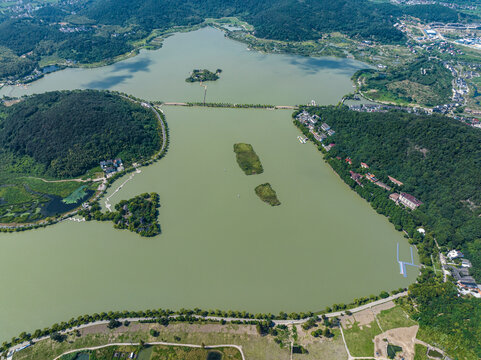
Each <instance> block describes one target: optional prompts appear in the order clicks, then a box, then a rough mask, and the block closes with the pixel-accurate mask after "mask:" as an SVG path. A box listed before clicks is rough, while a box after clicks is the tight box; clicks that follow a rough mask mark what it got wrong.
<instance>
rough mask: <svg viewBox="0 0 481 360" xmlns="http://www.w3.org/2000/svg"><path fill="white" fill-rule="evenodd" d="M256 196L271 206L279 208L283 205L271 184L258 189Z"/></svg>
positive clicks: (260, 186)
mask: <svg viewBox="0 0 481 360" xmlns="http://www.w3.org/2000/svg"><path fill="white" fill-rule="evenodd" d="M255 190H256V194H257V196H259V198H260V199H261V200H262V201H264V202H266V203H268V204H269V205H271V206H278V205H280V204H281V202H280V201H279V199H278V198H277V194H276V191H275V190H274V189H273V188H272V186H271V184H269V183H265V184H261V185H259V186H257V187H256V189H255Z"/></svg>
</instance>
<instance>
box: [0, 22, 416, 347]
mask: <svg viewBox="0 0 481 360" xmlns="http://www.w3.org/2000/svg"><path fill="white" fill-rule="evenodd" d="M176 38H178V40H179V42H178V43H177V42H176V41H175V39H176ZM199 43H200V44H199ZM182 44H183V45H182ZM186 44H187V45H188V44H190V45H191V46H193V47H195V48H196V49H197V50H198V51H193V50H192V49H184V48H182V46H187V45H186ZM202 44H204V45H205V49H206V50H205V51H206V52H211V53H210V55H209V54H206V53H204V52H203V51H201V50H199V49H203V48H204V47H203V46H202ZM181 45H182V46H181ZM214 50H216V52H213V51H214ZM231 51H233V52H234V54H228V52H231ZM171 52H174V53H175V52H177V53H182V52H184V53H185V54H190V55H189V59H185V58H181V59H179V61H178V62H177V60H175V61H174V59H172V58H171V60H170V67H169V68H167V67H166V68H161V69H159V68H157V67H158V66H160V65H159V64H163V63H164V62H166V61H167V60H165V59H164V58H163V56H162V54H167V55H166V57H169V56H170V57H172V55H171ZM208 55H209V56H210V58H209V56H208ZM145 57H147V58H149V57H150V58H154V59H153V60H152V62H151V63H150V65H149V67H148V70H145V71H135V72H133V73H132V77H131V78H129V79H127V80H125V81H124V82H120V83H118V84H116V85H115V86H114V87H115V88H117V89H120V90H123V91H127V92H130V93H132V94H134V95H136V96H139V97H146V98H150V99H156V98H158V99H169V100H175V101H183V100H187V99H192V98H194V97H195V96H197V95H196V94H197V92H198V90H199V89H197V87H198V85H189V84H185V83H184V78H185V77H186V74H185V71H187V72H188V71H189V70H188V69H191V68H195V67H203V66H205V67H208V68H212V69H216V68H217V67H220V68H222V69H223V70H224V72H223V73H222V79H221V80H220V81H219V82H218V84H215V86H218V87H219V89H218V90H219V91H218V92H217V94H218V95H217V96H218V98H219V99H221V98H222V99H225V100H226V101H227V100H229V99H232V100H233V99H235V100H236V101H238V102H242V103H248V102H269V103H275V104H287V103H288V104H295V103H299V102H305V101H308V100H310V99H315V100H317V101H319V102H321V103H335V102H337V101H338V100H339V98H340V97H341V96H342V95H343V94H345V93H347V92H349V91H350V89H351V84H350V81H349V77H350V76H351V75H352V73H353V71H355V68H356V67H360V66H361V65H362V64H359V63H354V62H351V61H348V60H333V59H314V60H315V61H319V62H322V61H326V62H328V63H329V64H332V63H335V64H336V65H335V66H333V67H329V66H327V67H325V68H315V70H312V71H311V70H310V69H308V68H306V67H305V66H304V65H302V64H303V62H309V61H314V60H310V59H307V58H301V57H293V56H283V55H263V54H258V53H254V52H249V51H247V50H246V49H245V46H244V45H243V44H239V43H235V42H232V41H230V40H227V39H225V38H224V37H223V36H222V33H220V32H219V31H217V30H212V29H203V30H201V31H198V32H194V33H189V34H179V35H176V36H174V37H171V38H169V39H168V40H167V41H166V43H165V46H164V48H162V49H160V50H158V51H155V52H143V53H142V54H141V55H140V56H139V57H138V58H133V59H130V60H128V61H126V62H123V63H119V64H116V65H113V66H109V67H106V68H100V69H93V70H66V71H61V72H58V73H55V74H52V75H49V76H47V77H46V78H45V79H43V80H41V81H40V82H38V83H34V84H32V85H31V86H30V87H29V91H33V90H35V91H38V92H40V91H46V90H49V89H53V88H54V87H55V86H57V88H65V87H67V86H63V84H67V85H69V84H70V82H72V81H74V82H75V84H83V83H84V82H85V84H88V82H89V81H91V80H90V77H91V78H95V77H96V78H97V79H98V81H101V80H102V76H107V77H108V75H107V74H109V72H110V71H113V70H112V69H113V68H115V67H122V66H124V67H127V68H128V65H125V64H131V63H136V62H137V61H140V60H142V59H144V58H145ZM197 57H198V58H199V59H202V61H200V60H198V58H197ZM176 59H177V58H176ZM246 62H250V65H249V66H250V67H251V68H250V70H249V72H244V73H243V74H244V75H245V76H251V77H250V78H249V79H250V80H249V81H252V86H249V87H245V84H246V83H243V82H242V81H244V79H241V77H242V76H241V75H240V73H237V75H236V77H239V81H240V83H242V84H244V85H243V86H244V87H241V88H239V87H236V86H234V84H232V83H231V82H232V81H233V80H232V79H230V78H229V76H230V75H228V74H229V73H232V71H233V70H232V69H242V68H243V67H244V66H247V65H246V64H245V63H246ZM177 65H178V67H177ZM283 66H284V68H282V67H283ZM344 66H345V68H343V67H344ZM276 69H281V70H279V76H284V75H285V76H286V77H287V78H288V79H290V80H289V81H290V82H287V83H286V82H285V81H283V82H277V80H273V82H272V83H269V82H259V81H258V79H256V75H257V77H263V78H264V79H277V76H275V75H274V74H273V73H272V71H278V70H276ZM282 69H283V70H282ZM169 71H170V72H169ZM239 71H240V70H239ZM150 72H151V75H152V76H151V78H150V79H149V77H148V75H149V73H150ZM291 72H294V73H295V74H298V76H299V78H296V76H294V75H292V74H291ZM74 73H75V74H77V75H75V76H74ZM251 73H252V74H253V75H250V74H251ZM157 76H158V80H156V79H157ZM174 77H176V78H177V79H178V80H176V82H175V83H174V82H173V80H172V79H173V78H174ZM164 78H165V81H164ZM154 80H155V81H154ZM246 81H247V80H246ZM269 81H270V80H269ZM286 81H287V80H286ZM129 84H130V85H129ZM142 84H144V85H145V88H144V87H143V86H141V85H142ZM155 84H157V85H155ZM165 84H170V85H165ZM286 84H287V85H286ZM72 86H74V85H72ZM75 86H76V85H75ZM75 86H74V87H75ZM129 86H131V88H130V89H129ZM155 86H157V87H155ZM169 86H172V88H171V89H169ZM192 86H193V87H192ZM215 86H211V85H209V90H208V91H211V89H214V87H215ZM154 87H155V89H156V90H155V91H154V90H153V89H154ZM146 88H148V89H152V90H150V91H149V90H146ZM234 88H235V90H234ZM229 89H231V90H229ZM4 90H5V89H4ZM15 90H17V89H15ZM169 90H170V91H169ZM17 91H18V90H17ZM230 91H232V92H230ZM212 93H214V91H213V92H212ZM170 94H172V95H170ZM256 94H258V95H259V96H258V97H256ZM255 99H259V101H255ZM164 111H165V114H166V117H167V121H168V124H169V129H170V136H171V138H170V140H171V143H170V144H171V145H170V148H169V151H168V153H167V156H166V157H165V158H163V159H162V160H161V161H159V162H157V163H155V164H154V165H152V166H149V167H146V168H142V172H141V173H140V174H136V175H135V176H134V179H133V180H132V181H130V182H128V183H127V184H126V185H124V186H123V188H122V190H121V191H120V192H118V193H117V194H116V195H114V196H113V197H112V201H113V202H114V203H115V202H117V201H119V200H121V199H127V198H130V197H132V196H135V195H138V194H140V193H142V192H152V191H155V192H157V193H159V195H160V203H161V205H162V206H161V208H160V215H159V222H160V224H161V227H162V234H161V235H160V236H158V237H155V238H140V237H139V236H137V235H135V234H133V233H131V232H128V231H126V230H123V231H121V230H115V229H113V227H112V224H111V223H107V222H105V223H99V222H84V223H77V222H72V221H65V222H63V223H60V224H57V225H54V226H50V227H47V228H45V229H39V230H34V231H27V232H23V233H13V234H0V282H1V283H2V284H3V285H4V286H3V290H2V291H1V292H0V339H10V338H11V337H12V336H14V335H16V334H18V333H19V332H20V331H24V330H25V331H34V330H35V329H36V328H43V327H46V326H49V325H51V324H53V323H55V322H61V321H64V320H68V319H70V318H72V317H77V316H79V315H82V314H91V313H95V312H102V311H110V310H126V309H132V310H135V309H139V310H140V309H152V308H174V309H178V308H181V307H184V308H194V307H199V308H203V309H216V308H219V309H225V310H229V309H235V310H247V311H250V312H254V313H256V312H272V313H278V312H279V311H281V310H282V311H287V312H290V311H307V310H313V311H314V310H319V309H323V308H324V307H325V306H327V305H331V304H332V303H341V302H345V303H346V302H349V301H351V300H352V299H354V298H356V297H361V296H365V295H370V294H378V293H379V292H380V291H381V290H392V289H395V288H399V287H405V286H407V285H409V284H410V283H411V282H412V281H414V279H415V276H416V270H415V269H414V268H412V267H409V268H408V275H409V276H408V277H407V278H404V277H402V276H401V275H400V274H399V265H398V263H397V261H396V244H397V243H399V244H400V252H401V256H402V259H403V260H409V245H408V243H407V241H406V240H405V239H404V238H403V236H402V235H401V233H399V232H397V231H395V230H394V227H393V226H392V225H391V224H390V223H389V222H388V221H387V220H386V218H384V217H383V216H381V215H378V214H376V212H375V211H374V210H372V209H371V208H370V206H369V204H367V203H366V202H365V201H364V200H362V199H361V198H360V197H358V196H357V195H356V194H355V193H354V192H353V191H351V190H350V189H349V188H348V187H347V186H346V185H345V184H344V183H343V182H342V181H341V180H340V179H339V178H338V177H337V175H336V174H335V173H334V172H333V171H332V170H331V169H330V168H329V166H327V165H326V164H325V163H324V162H323V160H322V157H321V155H320V154H319V153H318V151H317V150H316V149H315V147H314V146H312V144H300V143H299V141H298V140H297V138H296V137H297V136H298V135H299V132H298V130H297V129H296V128H295V127H294V126H293V124H292V121H291V120H292V119H291V112H290V111H283V110H276V111H273V110H250V109H245V110H241V109H235V110H234V109H203V108H184V107H168V108H165V109H164ZM237 142H246V143H250V144H252V145H253V147H254V149H255V151H256V153H257V154H258V155H259V157H260V159H261V161H262V164H263V167H264V173H263V174H261V175H253V176H246V175H244V173H243V172H242V171H241V169H240V168H239V167H238V165H237V163H236V160H235V154H234V152H233V144H234V143H237ZM124 180H125V178H124V179H121V180H119V181H117V182H116V183H115V184H114V186H113V188H112V189H111V190H110V193H111V192H113V190H114V189H115V188H116V187H117V186H118V185H119V184H120V183H121V182H123V181H124ZM265 182H269V183H271V184H272V186H273V188H274V189H275V190H276V192H277V194H278V197H279V200H280V201H281V203H282V205H281V206H278V207H270V206H269V205H267V204H265V203H263V202H262V201H261V200H260V199H259V198H258V197H257V196H256V194H255V192H254V188H255V187H256V186H257V185H259V184H262V183H265ZM416 261H417V259H416Z"/></svg>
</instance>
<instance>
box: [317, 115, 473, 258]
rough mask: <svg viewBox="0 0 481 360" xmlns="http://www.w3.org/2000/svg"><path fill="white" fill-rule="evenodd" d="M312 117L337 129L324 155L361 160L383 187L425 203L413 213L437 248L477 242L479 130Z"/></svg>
mask: <svg viewBox="0 0 481 360" xmlns="http://www.w3.org/2000/svg"><path fill="white" fill-rule="evenodd" d="M317 113H318V114H320V116H321V118H322V121H323V122H326V123H328V124H329V125H330V126H331V127H332V128H333V129H334V130H335V131H336V134H335V135H334V136H333V138H332V142H333V143H335V144H336V145H335V146H334V147H333V148H332V150H331V151H330V152H329V153H328V154H329V156H332V157H335V156H340V157H341V158H342V159H344V158H346V157H351V158H352V160H353V165H354V167H356V166H357V167H358V166H359V164H360V162H361V161H362V162H365V163H367V164H368V165H369V166H370V167H371V168H370V169H369V170H370V171H371V172H372V173H374V174H375V175H376V177H378V178H380V179H381V180H382V181H385V182H386V183H390V182H389V180H388V178H387V176H388V175H390V176H392V177H394V178H396V179H398V180H399V181H401V182H403V183H404V185H403V186H402V187H401V188H400V191H405V192H407V193H409V194H412V195H414V196H415V197H416V198H418V199H419V200H421V201H422V202H423V203H424V205H423V206H421V207H420V208H419V209H418V210H416V211H415V212H413V215H414V216H415V217H416V219H417V220H418V221H419V224H421V223H423V224H426V225H428V226H429V228H430V229H431V230H433V231H434V234H435V237H436V239H437V241H438V243H439V244H440V245H441V246H442V245H446V246H449V247H452V248H461V247H462V245H463V244H465V243H468V242H472V241H473V240H475V239H477V238H481V218H480V217H479V215H480V214H481V148H480V146H479V145H480V144H481V131H479V129H475V128H472V127H469V126H466V125H464V124H462V123H460V122H458V121H456V120H454V119H451V118H447V117H443V116H435V115H432V116H419V115H415V114H408V113H405V112H389V113H360V112H356V111H349V110H348V109H347V108H345V107H343V108H339V107H323V108H321V109H320V110H318V111H317ZM330 141H331V140H330ZM386 196H387V195H386ZM480 265H481V264H480Z"/></svg>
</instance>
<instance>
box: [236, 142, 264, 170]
mask: <svg viewBox="0 0 481 360" xmlns="http://www.w3.org/2000/svg"><path fill="white" fill-rule="evenodd" d="M234 152H235V154H236V158H237V163H238V164H239V166H240V168H241V169H242V171H244V173H245V174H246V175H254V174H262V173H263V172H264V169H263V168H262V164H261V160H260V159H259V156H257V154H256V153H255V151H254V148H253V147H252V145H251V144H245V143H238V144H234Z"/></svg>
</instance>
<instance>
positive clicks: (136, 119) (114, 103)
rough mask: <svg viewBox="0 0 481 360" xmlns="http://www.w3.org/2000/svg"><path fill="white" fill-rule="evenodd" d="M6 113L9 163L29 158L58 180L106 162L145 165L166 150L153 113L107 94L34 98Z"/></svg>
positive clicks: (3, 138)
mask: <svg viewBox="0 0 481 360" xmlns="http://www.w3.org/2000/svg"><path fill="white" fill-rule="evenodd" d="M4 112H5V113H6V118H5V119H4V120H2V121H1V122H0V148H1V149H2V151H3V152H4V153H5V152H6V153H8V154H11V155H10V156H9V157H8V158H9V159H10V161H9V162H10V163H15V162H17V161H19V159H22V158H23V157H25V156H28V157H29V158H30V159H33V161H34V163H37V164H41V165H42V166H43V168H44V169H45V170H44V171H45V174H47V175H49V176H52V177H59V178H63V177H74V176H78V175H82V174H83V173H85V172H86V171H87V170H89V169H91V168H93V167H95V166H98V164H99V161H101V160H103V159H112V158H116V157H120V158H122V160H123V161H124V162H126V163H129V162H131V161H139V160H141V159H145V158H148V157H150V156H151V155H153V154H154V153H155V151H157V150H158V149H159V148H160V142H161V138H160V135H159V130H158V123H157V119H156V118H155V115H154V114H153V113H152V111H151V110H148V109H145V108H143V107H142V106H140V105H138V104H135V103H133V102H130V101H128V100H126V99H123V98H121V97H120V96H118V95H114V94H110V93H107V92H100V91H93V90H87V91H73V92H68V91H64V92H58V91H56V92H50V93H45V94H41V95H34V96H32V97H29V98H27V99H25V100H23V101H21V102H20V103H18V104H16V105H13V106H11V107H9V108H6V109H5V110H4ZM7 165H8V164H5V163H4V164H3V165H2V168H4V169H5V167H6V166H7Z"/></svg>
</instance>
